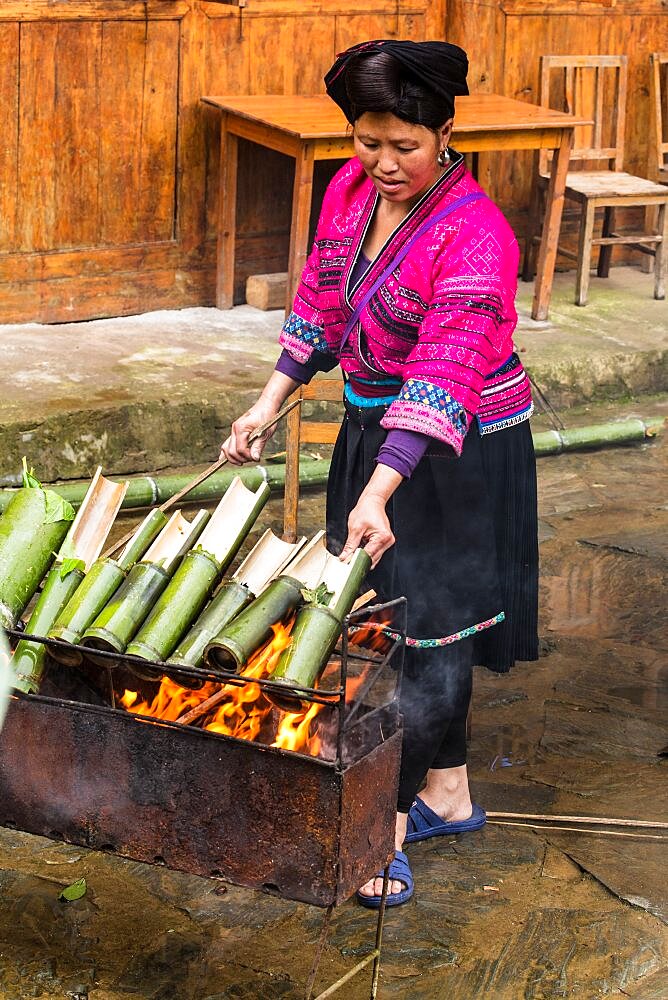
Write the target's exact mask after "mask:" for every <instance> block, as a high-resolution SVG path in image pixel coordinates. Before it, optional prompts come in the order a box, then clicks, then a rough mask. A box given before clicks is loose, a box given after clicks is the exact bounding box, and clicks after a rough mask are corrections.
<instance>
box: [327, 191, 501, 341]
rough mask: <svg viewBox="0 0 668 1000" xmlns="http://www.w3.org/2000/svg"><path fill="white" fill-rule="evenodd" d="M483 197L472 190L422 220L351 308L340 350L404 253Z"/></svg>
mask: <svg viewBox="0 0 668 1000" xmlns="http://www.w3.org/2000/svg"><path fill="white" fill-rule="evenodd" d="M485 197H486V195H484V194H483V193H482V192H481V191H473V192H472V193H471V194H466V195H464V197H463V198H458V199H457V200H456V201H453V203H452V204H451V205H449V206H448V207H447V208H443V209H441V211H440V212H437V213H436V215H433V216H431V217H430V218H429V219H427V221H426V222H424V223H423V224H422V225H421V226H420V228H419V229H418V230H417V231H416V232H415V233H413V235H412V236H411V238H410V239H409V240H407V241H406V242H405V243H404V245H403V246H402V247H401V249H400V250H399V252H398V253H397V254H396V256H395V257H393V259H392V261H391V262H390V263H389V264H388V266H387V267H386V268H385V270H384V271H383V272H382V274H381V275H380V276H379V277H378V278H376V280H375V281H374V282H373V284H372V285H371V287H370V288H368V289H367V290H366V292H365V293H364V295H363V296H362V298H361V299H360V301H359V302H358V304H357V305H356V306H355V309H354V310H353V313H352V315H351V316H350V319H349V320H348V322H347V323H346V326H345V329H344V331H343V335H342V337H341V344H340V347H339V350H340V351H342V350H343V348H344V346H345V343H346V341H347V340H348V337H349V336H350V334H351V333H352V331H353V330H354V328H355V325H356V323H357V321H358V320H359V318H360V315H361V313H362V310H363V309H364V308H365V307H366V305H367V304H368V302H369V301H370V299H371V298H372V297H373V296H374V295H375V294H376V292H377V291H378V289H379V288H380V286H381V285H382V284H383V282H384V281H386V279H387V278H389V276H390V275H391V274H392V272H393V271H394V270H396V268H397V267H398V266H399V264H400V263H401V261H402V260H403V259H404V257H405V256H406V254H407V253H408V252H409V250H410V249H411V247H412V246H413V245H414V244H415V243H416V242H417V241H418V240H419V239H420V238H421V237H422V236H424V234H425V233H426V232H428V231H429V230H430V229H431V228H432V226H435V225H436V223H437V222H440V221H441V219H444V218H445V217H446V216H447V215H450V213H451V212H454V211H455V209H457V208H462V207H463V206H464V205H468V204H470V203H471V202H473V201H480V199H481V198H485Z"/></svg>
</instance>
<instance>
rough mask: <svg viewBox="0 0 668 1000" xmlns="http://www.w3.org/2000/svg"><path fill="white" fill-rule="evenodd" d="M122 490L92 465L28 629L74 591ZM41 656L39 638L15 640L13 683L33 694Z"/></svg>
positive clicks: (34, 630) (42, 623) (43, 629)
mask: <svg viewBox="0 0 668 1000" xmlns="http://www.w3.org/2000/svg"><path fill="white" fill-rule="evenodd" d="M125 490H126V484H118V483H112V482H111V481H110V480H108V479H105V478H104V476H103V475H102V469H101V468H99V467H98V469H97V471H96V473H95V475H94V476H93V479H92V482H91V484H90V486H89V488H88V492H87V493H86V497H85V499H84V501H83V503H82V504H81V507H80V508H79V511H78V513H77V516H76V517H75V519H74V521H73V522H72V526H71V527H70V530H69V531H68V533H67V536H66V538H65V541H64V542H63V544H62V546H61V548H60V551H59V553H58V556H57V558H56V565H55V566H54V567H53V569H52V570H51V571H50V573H49V575H48V577H47V581H46V584H45V586H44V589H43V590H42V593H41V594H40V596H39V599H38V601H37V603H36V605H35V608H34V610H33V613H32V615H31V616H30V620H29V621H28V625H27V630H28V633H29V634H31V635H46V634H47V632H48V631H49V629H50V628H51V626H52V625H53V624H54V622H55V620H56V618H57V617H58V615H59V614H60V612H61V611H62V610H63V608H64V607H65V605H66V604H67V603H68V601H69V600H70V598H71V597H72V596H73V594H74V593H75V591H76V590H77V588H78V587H79V585H80V583H81V582H82V580H83V579H84V576H85V574H86V572H87V571H88V569H89V568H90V566H91V565H92V563H93V562H94V561H95V560H96V559H97V557H98V556H99V554H100V552H101V551H102V546H103V545H104V543H105V541H106V539H107V535H108V534H109V532H110V530H111V526H112V524H113V523H114V520H115V518H116V514H117V513H118V510H119V508H120V505H121V502H122V500H123V496H124V494H125ZM46 657H47V647H46V646H45V645H44V644H43V643H37V642H30V640H28V639H21V641H20V642H19V643H18V645H17V647H16V649H15V651H14V657H13V659H12V669H13V671H14V675H15V681H14V686H15V687H16V688H17V689H18V690H19V691H24V692H26V693H27V694H34V693H36V692H37V691H38V690H39V685H40V682H41V679H42V674H43V673H44V667H45V664H46Z"/></svg>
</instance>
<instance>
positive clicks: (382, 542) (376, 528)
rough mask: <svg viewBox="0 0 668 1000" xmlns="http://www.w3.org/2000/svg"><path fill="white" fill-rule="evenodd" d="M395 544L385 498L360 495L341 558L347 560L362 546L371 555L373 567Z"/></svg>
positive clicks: (350, 521) (352, 515)
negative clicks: (386, 511)
mask: <svg viewBox="0 0 668 1000" xmlns="http://www.w3.org/2000/svg"><path fill="white" fill-rule="evenodd" d="M393 545H394V535H393V534H392V529H391V528H390V522H389V520H388V517H387V514H386V513H385V500H384V499H383V498H382V497H378V496H374V495H366V496H365V495H364V494H362V496H361V497H360V499H359V501H358V503H357V506H356V507H353V509H352V510H351V512H350V516H349V518H348V538H347V540H346V544H345V545H344V547H343V550H342V552H341V555H340V556H339V558H340V559H341V560H342V561H343V562H347V561H348V559H350V557H351V555H352V554H353V552H354V551H355V549H358V548H360V547H363V548H364V549H366V551H367V553H368V555H369V556H370V557H371V568H372V569H373V568H374V567H375V566H376V565H377V564H378V562H379V560H380V557H381V556H382V555H383V553H384V552H387V550H388V549H389V548H391V547H392V546H393Z"/></svg>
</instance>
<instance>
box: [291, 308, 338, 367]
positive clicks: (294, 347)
mask: <svg viewBox="0 0 668 1000" xmlns="http://www.w3.org/2000/svg"><path fill="white" fill-rule="evenodd" d="M278 340H279V343H280V345H281V347H283V348H285V350H286V351H287V352H288V354H289V355H290V357H292V358H294V359H295V361H299V362H301V363H302V364H304V363H305V362H307V361H308V360H309V358H310V357H311V355H312V354H313V352H314V351H321V352H322V353H323V354H325V353H327V352H328V347H327V341H326V340H325V331H324V330H323V328H322V327H321V326H316V325H315V324H314V323H309V321H308V320H306V319H302V317H301V316H298V315H297V313H295V312H291V313H290V315H289V316H288V318H287V319H286V321H285V323H284V324H283V329H282V330H281V335H280V337H279V338H278ZM332 367H334V366H333V365H332Z"/></svg>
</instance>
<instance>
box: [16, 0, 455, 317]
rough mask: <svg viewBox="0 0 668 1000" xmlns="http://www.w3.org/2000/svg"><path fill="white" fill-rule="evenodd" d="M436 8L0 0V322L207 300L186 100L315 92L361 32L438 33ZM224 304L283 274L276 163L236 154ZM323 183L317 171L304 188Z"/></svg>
mask: <svg viewBox="0 0 668 1000" xmlns="http://www.w3.org/2000/svg"><path fill="white" fill-rule="evenodd" d="M445 3H446V0H248V6H247V7H245V8H244V9H239V8H237V7H235V6H234V5H232V4H226V3H218V2H209V0H2V3H1V4H0V52H2V59H0V135H1V136H2V139H1V140H0V322H21V321H27V320H35V321H42V322H62V321H66V320H81V319H87V318H91V317H94V316H112V315H125V314H131V313H136V312H144V311H147V310H151V309H160V308H179V307H183V306H186V305H195V304H197V305H210V304H213V301H214V273H213V262H214V250H215V248H214V239H213V232H214V212H215V207H216V206H215V198H216V177H217V172H218V162H217V148H218V120H217V116H216V115H215V113H214V112H213V111H212V109H206V108H204V106H202V105H201V104H200V103H199V98H200V96H201V95H202V94H204V93H207V92H208V93H219V94H221V93H251V94H267V93H316V92H320V91H321V90H322V76H323V74H324V72H325V70H326V69H327V68H328V66H329V65H330V64H331V62H332V60H333V58H334V55H335V53H336V52H338V51H340V50H341V49H343V48H345V47H346V46H348V45H351V44H353V43H355V42H357V41H361V40H363V39H365V38H378V37H397V38H414V39H422V38H428V37H440V36H441V35H442V26H443V24H444V22H445ZM243 145H244V148H243V150H242V152H241V170H240V186H239V215H240V227H239V247H238V260H239V267H238V282H237V284H238V292H239V295H241V294H242V292H243V285H244V281H245V277H246V275H247V274H249V273H258V272H262V271H272V270H283V269H284V268H285V265H286V258H287V234H288V225H289V214H290V205H289V199H290V193H291V189H292V179H291V172H292V165H291V161H289V160H288V159H287V158H285V157H282V156H279V155H278V154H272V153H269V152H264V151H260V150H259V149H258V148H257V147H251V146H250V145H249V144H243ZM326 180H327V176H326V174H325V173H322V174H321V175H320V176H319V178H318V181H319V185H320V187H321V188H322V187H323V186H324V184H325V183H326Z"/></svg>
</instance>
